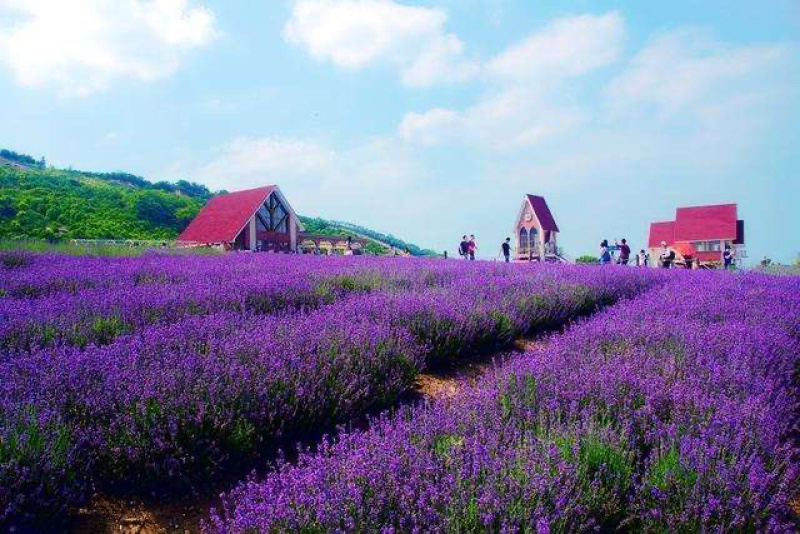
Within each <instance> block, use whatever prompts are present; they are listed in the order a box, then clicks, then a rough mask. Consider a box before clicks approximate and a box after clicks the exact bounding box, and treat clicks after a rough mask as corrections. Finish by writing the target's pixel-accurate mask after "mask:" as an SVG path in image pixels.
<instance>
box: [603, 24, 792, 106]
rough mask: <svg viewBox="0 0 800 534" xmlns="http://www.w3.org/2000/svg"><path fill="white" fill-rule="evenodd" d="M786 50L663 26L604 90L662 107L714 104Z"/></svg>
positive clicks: (617, 98) (756, 77) (623, 102)
mask: <svg viewBox="0 0 800 534" xmlns="http://www.w3.org/2000/svg"><path fill="white" fill-rule="evenodd" d="M786 53H787V50H786V47H785V46H781V45H739V46H734V45H729V44H725V43H721V42H718V41H715V40H713V39H711V38H710V37H709V36H708V35H706V34H703V33H701V32H699V31H696V30H676V31H671V32H665V33H662V34H660V35H658V36H657V37H655V38H654V39H652V40H651V41H650V42H649V43H648V44H647V45H646V46H645V47H644V48H643V49H642V50H641V51H639V52H638V53H637V54H636V55H635V56H634V57H633V59H632V60H631V62H630V65H629V66H628V68H627V69H626V71H625V72H623V73H622V74H621V75H620V76H619V77H617V78H616V79H615V80H613V81H612V82H611V83H610V84H609V86H608V90H607V96H608V97H610V99H611V100H612V101H614V103H615V104H617V105H618V106H622V107H630V106H632V105H642V104H644V105H648V104H650V105H655V106H656V107H658V108H659V109H660V110H661V111H663V112H665V113H673V112H675V111H678V110H680V109H682V108H684V109H685V108H686V107H687V106H688V107H691V106H697V105H698V104H713V103H714V102H719V100H720V98H721V97H724V96H727V95H729V94H730V93H731V90H733V91H734V92H741V91H742V89H744V88H746V87H747V85H748V84H749V83H750V82H753V81H755V82H759V81H760V75H761V74H765V73H767V72H768V71H770V70H771V69H774V67H775V66H776V65H778V64H779V63H780V62H781V60H782V59H783V58H784V57H785V56H786ZM729 82H735V83H734V84H733V85H729Z"/></svg>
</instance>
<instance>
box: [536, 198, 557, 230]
mask: <svg viewBox="0 0 800 534" xmlns="http://www.w3.org/2000/svg"><path fill="white" fill-rule="evenodd" d="M528 202H530V203H531V207H532V208H533V212H534V213H535V214H536V218H537V219H539V224H541V225H542V230H547V231H552V232H558V231H559V230H558V225H556V220H555V219H554V218H553V214H552V213H550V208H549V207H547V202H546V201H545V199H544V198H543V197H540V196H536V195H528Z"/></svg>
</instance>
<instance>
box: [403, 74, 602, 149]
mask: <svg viewBox="0 0 800 534" xmlns="http://www.w3.org/2000/svg"><path fill="white" fill-rule="evenodd" d="M586 120H588V119H587V117H586V115H585V113H584V112H583V111H582V110H581V109H580V108H579V107H577V106H572V105H568V104H563V103H553V102H550V101H548V100H547V99H545V98H542V96H541V95H537V94H536V93H535V92H533V91H531V90H529V89H527V88H524V87H516V86H515V87H511V88H508V89H505V90H503V91H501V92H499V93H497V94H493V95H491V96H488V97H485V98H484V99H482V100H481V101H480V102H478V103H477V104H475V105H474V106H471V107H469V108H467V109H466V110H464V111H460V112H458V111H453V110H447V109H440V108H436V109H432V110H429V111H426V112H424V113H408V114H406V116H405V117H404V118H403V120H402V122H401V123H400V126H399V128H398V135H399V136H400V138H401V139H403V140H404V141H406V142H411V143H418V144H422V145H436V144H441V143H450V142H457V143H466V144H470V145H474V146H478V147H481V148H489V149H515V148H519V147H530V146H534V145H538V144H541V143H544V142H546V141H549V140H552V139H556V138H558V137H559V136H561V135H563V134H566V133H568V132H570V131H571V130H573V129H574V128H577V127H578V126H580V125H582V124H584V123H585V121H586Z"/></svg>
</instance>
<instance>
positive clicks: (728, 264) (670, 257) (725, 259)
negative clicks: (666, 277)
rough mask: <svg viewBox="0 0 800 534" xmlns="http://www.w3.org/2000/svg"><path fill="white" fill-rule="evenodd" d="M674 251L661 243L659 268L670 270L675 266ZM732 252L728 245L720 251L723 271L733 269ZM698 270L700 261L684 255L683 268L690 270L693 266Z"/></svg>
mask: <svg viewBox="0 0 800 534" xmlns="http://www.w3.org/2000/svg"><path fill="white" fill-rule="evenodd" d="M675 256H676V255H675V251H674V250H673V249H672V247H670V246H669V245H668V244H667V242H666V241H662V242H661V254H659V256H658V261H659V266H660V267H661V268H663V269H671V268H672V267H674V266H675ZM733 260H734V252H733V249H732V248H731V246H730V245H728V244H726V245H725V248H724V250H723V251H722V265H723V268H724V269H725V270H728V269H732V268H733ZM695 263H696V265H697V266H698V268H700V259H699V258H698V259H696V260H695V259H694V258H693V257H692V256H691V255H687V254H684V256H683V266H684V267H685V268H687V269H691V268H692V265H693V264H695Z"/></svg>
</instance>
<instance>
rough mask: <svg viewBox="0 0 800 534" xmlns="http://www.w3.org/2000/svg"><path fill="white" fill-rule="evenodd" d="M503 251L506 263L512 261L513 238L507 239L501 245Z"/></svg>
mask: <svg viewBox="0 0 800 534" xmlns="http://www.w3.org/2000/svg"><path fill="white" fill-rule="evenodd" d="M500 247H501V248H502V249H503V257H504V258H505V259H506V263H508V262H510V261H511V238H510V237H507V238H506V240H505V241H503V244H502V245H500Z"/></svg>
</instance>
